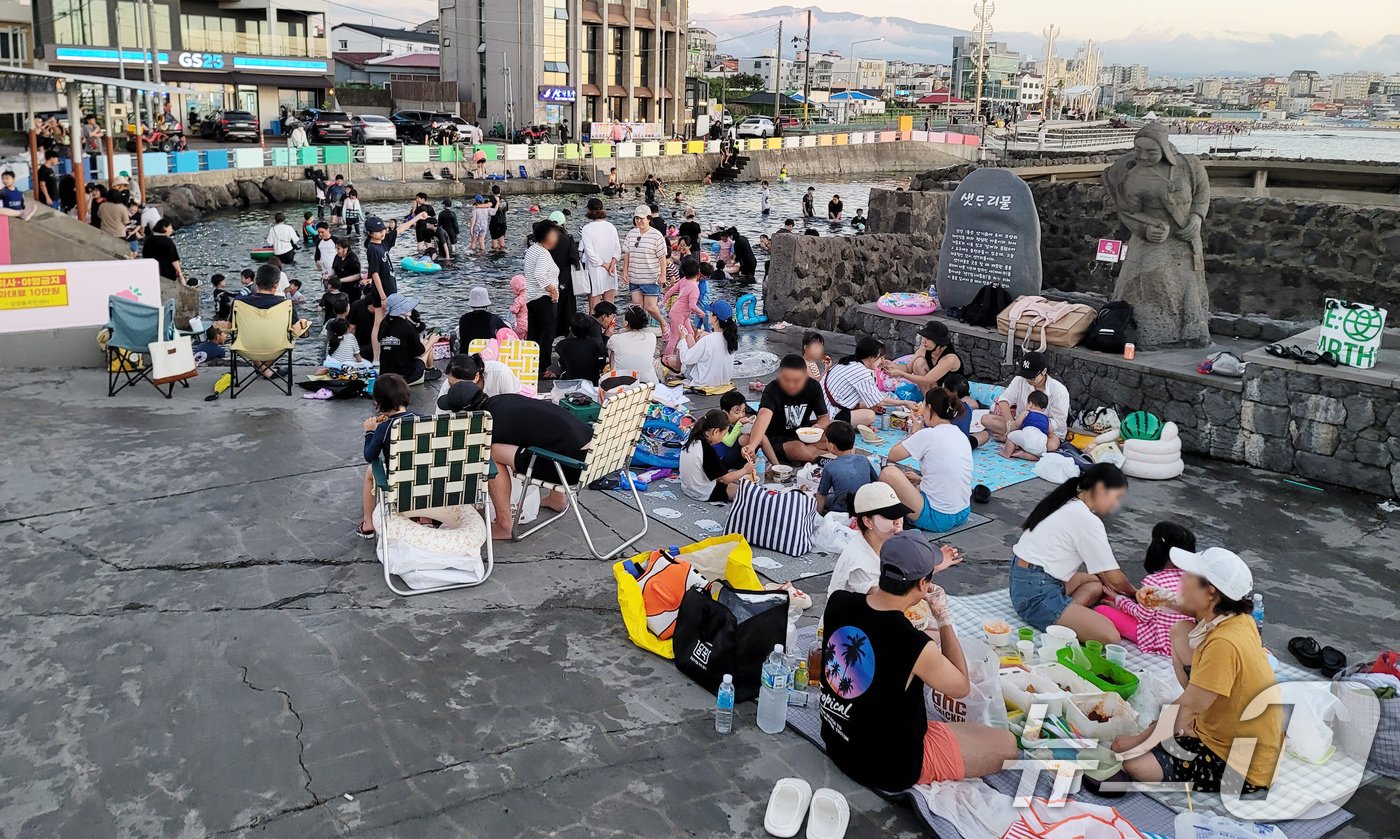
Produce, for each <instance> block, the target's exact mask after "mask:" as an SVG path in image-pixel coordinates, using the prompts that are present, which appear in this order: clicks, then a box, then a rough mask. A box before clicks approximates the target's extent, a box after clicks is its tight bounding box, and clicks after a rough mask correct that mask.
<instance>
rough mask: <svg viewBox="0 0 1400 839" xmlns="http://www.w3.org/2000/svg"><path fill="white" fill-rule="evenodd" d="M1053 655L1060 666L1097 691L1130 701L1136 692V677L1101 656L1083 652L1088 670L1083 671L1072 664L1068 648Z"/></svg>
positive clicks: (1071, 656)
mask: <svg viewBox="0 0 1400 839" xmlns="http://www.w3.org/2000/svg"><path fill="white" fill-rule="evenodd" d="M1055 655H1056V657H1058V658H1059V661H1060V664H1061V665H1063V666H1065V667H1067V668H1069V669H1070V670H1071V671H1072V672H1074V673H1075V674H1077V675H1079V676H1082V677H1083V678H1084V679H1085V680H1087V681H1088V682H1089V683H1090V684H1092V685H1094V686H1095V687H1097V688H1098V689H1099V690H1102V691H1109V692H1112V693H1116V694H1118V695H1119V696H1121V697H1123V698H1124V699H1132V698H1133V694H1134V693H1136V692H1137V689H1138V677H1137V676H1135V675H1133V674H1132V673H1131V672H1129V671H1128V670H1126V669H1124V668H1122V667H1120V666H1119V665H1117V664H1114V663H1113V662H1111V661H1108V660H1107V659H1105V658H1104V657H1103V656H1100V655H1097V654H1096V653H1091V652H1089V651H1087V650H1086V651H1084V655H1085V656H1086V657H1087V658H1088V659H1089V670H1084V669H1083V668H1081V667H1080V666H1079V665H1077V664H1075V663H1074V654H1073V652H1072V651H1071V650H1070V649H1069V648H1068V647H1065V648H1063V649H1061V650H1059V651H1057V652H1056V653H1055Z"/></svg>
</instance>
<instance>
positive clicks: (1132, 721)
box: [1065, 693, 1142, 743]
mask: <svg viewBox="0 0 1400 839" xmlns="http://www.w3.org/2000/svg"><path fill="white" fill-rule="evenodd" d="M1065 717H1066V719H1068V720H1069V724H1070V725H1072V726H1074V728H1075V730H1076V731H1078V732H1079V733H1080V734H1082V735H1084V736H1085V737H1092V738H1094V739H1096V740H1098V741H1100V742H1102V743H1107V742H1110V741H1111V740H1112V739H1113V738H1114V737H1117V736H1118V735H1120V734H1137V733H1138V732H1139V731H1140V730H1141V729H1142V727H1141V726H1140V725H1138V716H1137V712H1136V711H1134V710H1133V708H1132V706H1131V705H1129V704H1128V701H1127V700H1126V699H1124V698H1123V697H1121V696H1119V695H1118V694H1116V693H1101V694H1099V695H1097V696H1071V697H1070V698H1069V701H1068V702H1066V703H1065Z"/></svg>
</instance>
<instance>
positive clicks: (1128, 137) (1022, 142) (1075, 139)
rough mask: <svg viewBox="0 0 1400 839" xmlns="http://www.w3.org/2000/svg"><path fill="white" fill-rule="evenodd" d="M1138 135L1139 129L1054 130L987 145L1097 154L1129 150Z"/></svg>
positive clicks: (1000, 139) (991, 139) (1002, 138)
mask: <svg viewBox="0 0 1400 839" xmlns="http://www.w3.org/2000/svg"><path fill="white" fill-rule="evenodd" d="M1136 136H1137V129H1135V128H1051V129H1047V130H1046V131H1045V133H1044V135H1043V136H1042V135H1041V134H1039V133H1031V134H1021V135H1015V136H1013V135H1009V134H1003V135H1002V136H1000V137H994V136H988V137H987V145H988V146H989V147H991V148H1007V149H1011V150H1014V151H1094V150H1107V149H1121V148H1128V147H1129V146H1131V145H1132V144H1133V139H1134V138H1135V137H1136Z"/></svg>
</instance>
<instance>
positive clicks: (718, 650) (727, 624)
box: [672, 580, 788, 702]
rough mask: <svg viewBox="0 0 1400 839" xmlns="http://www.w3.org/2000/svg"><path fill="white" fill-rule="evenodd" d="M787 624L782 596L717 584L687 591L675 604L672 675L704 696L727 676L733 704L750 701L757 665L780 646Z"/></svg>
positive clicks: (755, 691) (755, 692)
mask: <svg viewBox="0 0 1400 839" xmlns="http://www.w3.org/2000/svg"><path fill="white" fill-rule="evenodd" d="M716 587H718V592H719V594H718V596H717V597H716V596H713V595H712V594H711V592H712V590H714V589H716ZM787 623H788V593H787V592H786V591H782V590H778V591H762V590H758V591H745V590H742V589H736V588H734V587H733V586H731V585H730V584H729V583H727V582H724V581H723V580H721V581H718V582H714V583H710V584H709V585H708V586H705V587H704V588H699V587H697V588H692V589H690V590H688V591H686V593H685V597H684V598H682V599H681V608H680V614H679V615H678V616H677V618H676V632H675V635H674V636H673V637H672V641H673V643H674V649H675V653H676V669H677V670H679V671H681V672H682V673H684V674H685V675H687V676H689V677H690V678H691V679H692V680H694V681H695V683H696V684H698V685H700V686H701V687H702V688H704V689H705V690H706V691H708V692H709V693H710V694H714V693H715V692H716V691H718V690H719V685H720V682H721V681H722V680H723V679H724V676H725V674H726V673H728V674H730V675H731V676H733V677H734V699H735V701H738V702H746V701H748V700H750V699H755V698H757V697H758V683H759V676H760V675H761V671H762V670H763V662H764V660H765V659H766V658H768V654H769V653H771V652H773V646H774V645H775V644H781V643H783V642H784V640H786V638H787Z"/></svg>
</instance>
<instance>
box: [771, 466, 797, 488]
mask: <svg viewBox="0 0 1400 839" xmlns="http://www.w3.org/2000/svg"><path fill="white" fill-rule="evenodd" d="M792 476H793V472H792V467H791V466H788V465H787V464H785V463H775V464H773V465H772V466H770V467H768V480H770V481H772V482H773V483H775V484H780V485H784V486H786V485H788V484H791V483H792Z"/></svg>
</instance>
